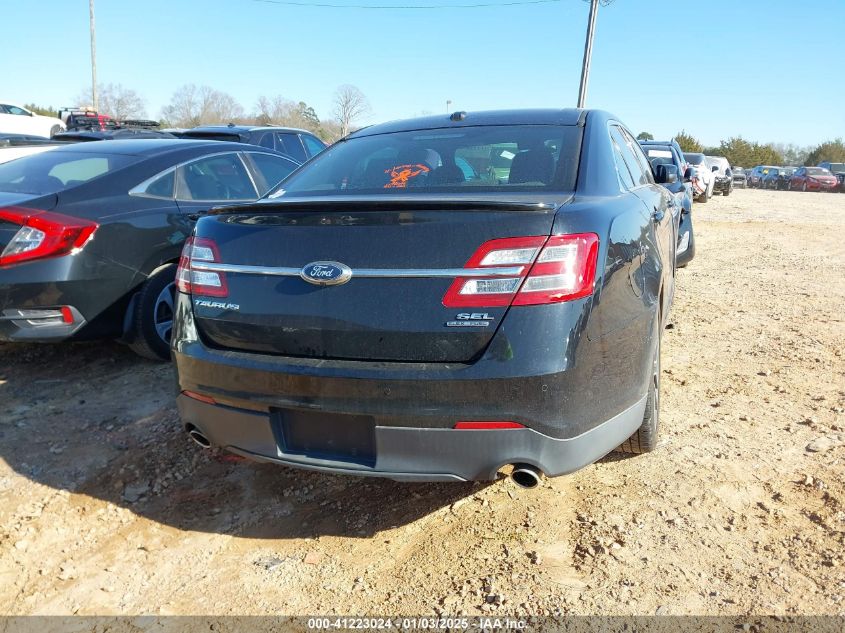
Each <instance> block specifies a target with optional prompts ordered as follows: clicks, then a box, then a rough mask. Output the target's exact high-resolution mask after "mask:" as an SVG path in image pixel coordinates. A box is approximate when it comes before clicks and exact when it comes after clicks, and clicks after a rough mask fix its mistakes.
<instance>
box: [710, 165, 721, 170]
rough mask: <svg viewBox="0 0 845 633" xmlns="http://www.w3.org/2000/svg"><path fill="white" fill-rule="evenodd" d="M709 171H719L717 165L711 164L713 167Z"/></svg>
mask: <svg viewBox="0 0 845 633" xmlns="http://www.w3.org/2000/svg"><path fill="white" fill-rule="evenodd" d="M710 171H719V166H718V165H713V167H711V168H710Z"/></svg>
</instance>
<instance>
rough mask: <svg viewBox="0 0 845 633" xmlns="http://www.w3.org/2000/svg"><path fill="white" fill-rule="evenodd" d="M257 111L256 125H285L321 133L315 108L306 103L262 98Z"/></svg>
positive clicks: (279, 97)
mask: <svg viewBox="0 0 845 633" xmlns="http://www.w3.org/2000/svg"><path fill="white" fill-rule="evenodd" d="M255 110H256V113H255V116H254V120H255V124H256V125H284V126H286V127H297V128H302V129H305V130H310V131H312V132H319V130H320V128H321V125H322V124H321V122H320V117H318V116H317V113H316V112H315V111H314V108H312V107H311V106H310V105H308V104H307V103H305V102H304V101H300V102H299V103H295V102H293V101H290V100H288V99H285V98H284V97H281V96H276V97H273V98H272V99H270V98H268V97H265V96H261V97H258V101H257V102H256V104H255Z"/></svg>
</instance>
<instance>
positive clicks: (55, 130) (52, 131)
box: [50, 125, 62, 138]
mask: <svg viewBox="0 0 845 633" xmlns="http://www.w3.org/2000/svg"><path fill="white" fill-rule="evenodd" d="M61 131H62V126H61V125H54V126H53V127H51V128H50V138H52V137H54V136H55V135H56V134H58V133H59V132H61Z"/></svg>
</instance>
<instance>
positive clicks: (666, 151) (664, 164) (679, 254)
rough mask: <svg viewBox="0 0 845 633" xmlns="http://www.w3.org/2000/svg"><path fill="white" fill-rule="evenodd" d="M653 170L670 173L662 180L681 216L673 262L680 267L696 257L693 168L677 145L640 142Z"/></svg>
mask: <svg viewBox="0 0 845 633" xmlns="http://www.w3.org/2000/svg"><path fill="white" fill-rule="evenodd" d="M640 145H641V146H642V148H643V151H645V153H646V156H647V157H648V160H649V162H650V163H651V166H652V169H654V170H655V173H657V170H658V169H665V168H668V169H669V170H670V173H669V174H667V176H666V177H665V178H664V180H665V181H666V182H664V185H663V186H664V187H666V188H667V189H668V190H669V191H670V192H672V194H674V196H675V206H676V207H677V208H679V209H680V211H681V215H680V219H679V224H678V244H677V247H676V262H677V265H678V266H679V267H684V266H686V265H687V264H688V263H689V262H690V261H691V260H692V258H693V257H694V256H695V236H694V233H693V226H692V203H693V197H694V193H693V181H694V179H695V175H696V172H695V168H694V167H692V166H691V165H689V164H688V163H687V161H686V159H685V158H684V153H683V152H682V151H681V147H680V145H678V142H677V141H675V140H671V141H640Z"/></svg>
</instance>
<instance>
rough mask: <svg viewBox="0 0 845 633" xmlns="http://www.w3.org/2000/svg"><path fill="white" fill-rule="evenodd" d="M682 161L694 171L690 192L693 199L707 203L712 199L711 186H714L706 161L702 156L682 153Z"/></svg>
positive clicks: (714, 181)
mask: <svg viewBox="0 0 845 633" xmlns="http://www.w3.org/2000/svg"><path fill="white" fill-rule="evenodd" d="M684 160H686V161H687V162H688V163H689V164H690V166H691V167H692V168H693V169H695V176H694V177H693V179H692V192H693V195H694V196H695V199H696V200H697V201H699V202H707V201H708V200H709V199H710V198H711V197H713V186H714V185H715V184H716V179H715V178H714V176H713V172H712V171H710V166H709V165H708V164H707V159H706V158H705V157H704V154H699V153H690V152H684Z"/></svg>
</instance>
